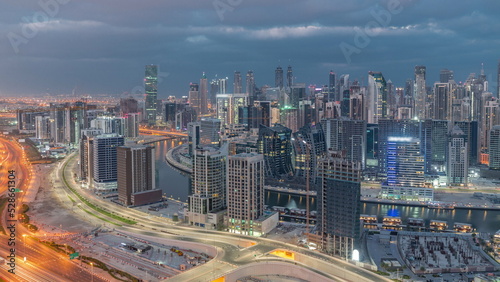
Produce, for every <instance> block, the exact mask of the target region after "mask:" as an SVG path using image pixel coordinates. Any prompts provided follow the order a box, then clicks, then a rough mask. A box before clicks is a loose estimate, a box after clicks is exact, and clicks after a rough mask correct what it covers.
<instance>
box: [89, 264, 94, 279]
mask: <svg viewBox="0 0 500 282" xmlns="http://www.w3.org/2000/svg"><path fill="white" fill-rule="evenodd" d="M90 266H91V267H92V282H94V264H93V263H90Z"/></svg>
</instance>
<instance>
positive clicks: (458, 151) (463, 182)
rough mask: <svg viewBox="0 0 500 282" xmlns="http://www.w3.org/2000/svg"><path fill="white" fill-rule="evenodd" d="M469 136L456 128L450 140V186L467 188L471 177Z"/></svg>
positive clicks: (447, 173)
mask: <svg viewBox="0 0 500 282" xmlns="http://www.w3.org/2000/svg"><path fill="white" fill-rule="evenodd" d="M466 139H467V136H466V135H465V134H464V132H463V131H462V130H461V129H460V128H459V127H458V126H455V127H454V128H453V129H452V130H451V132H450V135H449V139H448V156H447V168H446V175H447V177H448V185H449V186H467V183H468V180H467V178H468V175H469V161H468V160H467V157H468V155H469V154H468V152H467V147H468V146H467V142H466V141H465V140H466Z"/></svg>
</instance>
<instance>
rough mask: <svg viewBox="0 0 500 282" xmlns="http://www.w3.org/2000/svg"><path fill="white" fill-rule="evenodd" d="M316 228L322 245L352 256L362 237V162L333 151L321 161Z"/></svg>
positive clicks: (334, 251)
mask: <svg viewBox="0 0 500 282" xmlns="http://www.w3.org/2000/svg"><path fill="white" fill-rule="evenodd" d="M316 183H317V184H316V189H317V192H318V194H317V197H318V221H317V230H318V231H319V232H318V233H319V234H318V235H319V238H320V242H318V243H319V244H320V245H319V246H320V248H321V249H322V250H323V251H324V252H326V253H328V254H331V255H336V256H340V257H342V258H344V259H350V258H351V256H352V251H353V250H354V248H355V246H356V245H358V240H359V238H360V224H359V214H360V210H361V205H360V200H359V198H360V194H361V192H360V191H361V165H360V164H359V163H357V162H350V161H347V160H346V159H344V158H343V157H342V155H341V154H339V153H338V152H335V153H332V152H330V153H329V154H328V155H327V156H324V157H321V158H320V159H319V161H318V178H317V181H316Z"/></svg>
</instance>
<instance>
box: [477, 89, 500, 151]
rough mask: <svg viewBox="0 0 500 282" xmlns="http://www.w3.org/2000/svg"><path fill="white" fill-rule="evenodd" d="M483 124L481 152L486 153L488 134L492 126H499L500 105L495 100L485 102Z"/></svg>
mask: <svg viewBox="0 0 500 282" xmlns="http://www.w3.org/2000/svg"><path fill="white" fill-rule="evenodd" d="M483 110H484V113H483V114H482V116H483V122H482V125H481V137H480V140H481V144H480V145H481V152H488V144H489V143H490V142H489V139H490V132H491V129H492V128H493V126H495V125H498V124H500V103H499V102H498V99H497V98H493V97H492V98H491V99H490V100H489V101H486V103H485V106H484V108H483Z"/></svg>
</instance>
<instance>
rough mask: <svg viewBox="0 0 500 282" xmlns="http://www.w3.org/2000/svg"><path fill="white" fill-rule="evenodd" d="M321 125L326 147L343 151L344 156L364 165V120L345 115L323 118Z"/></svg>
mask: <svg viewBox="0 0 500 282" xmlns="http://www.w3.org/2000/svg"><path fill="white" fill-rule="evenodd" d="M321 125H322V128H323V131H324V134H325V143H326V147H327V148H328V149H331V150H333V151H343V152H345V158H346V159H347V160H350V161H355V162H359V163H360V164H361V167H364V166H365V159H366V121H364V120H352V119H348V118H345V117H342V118H338V119H324V120H322V121H321Z"/></svg>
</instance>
